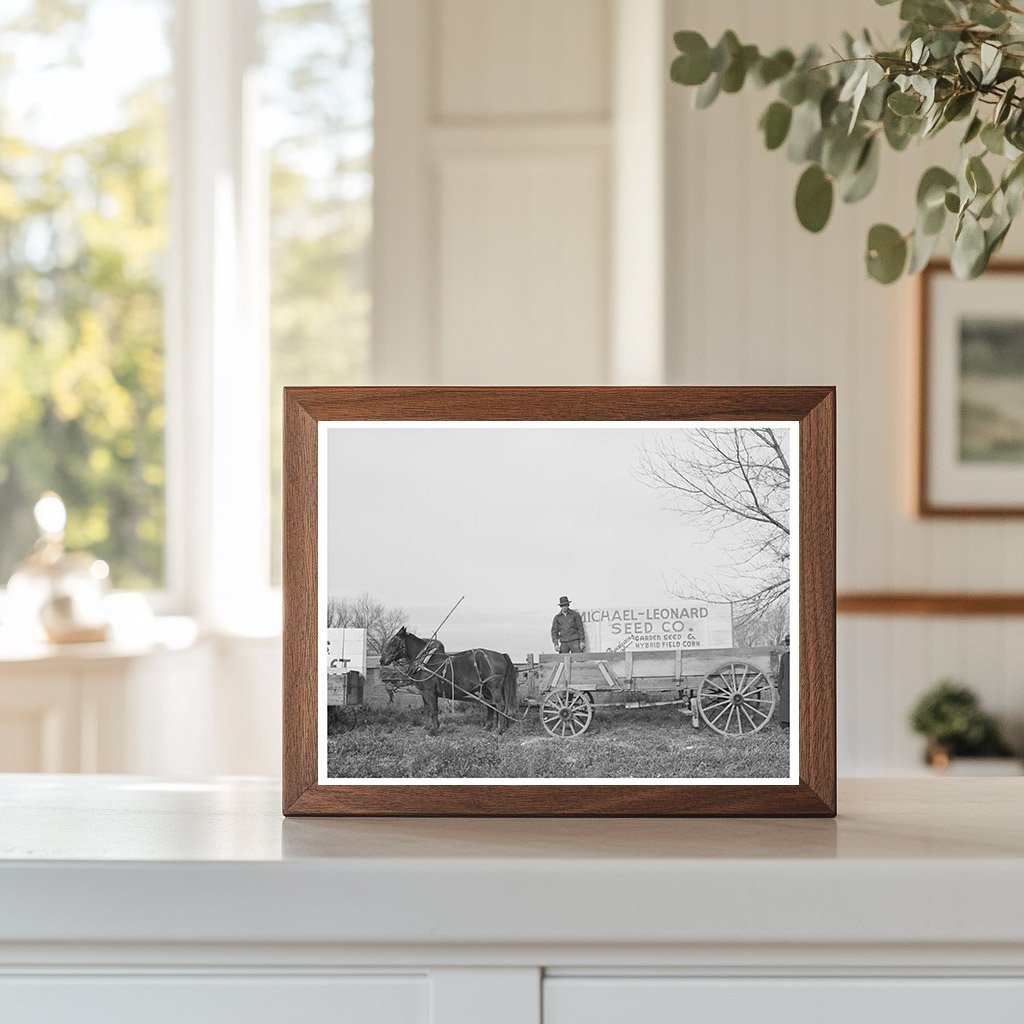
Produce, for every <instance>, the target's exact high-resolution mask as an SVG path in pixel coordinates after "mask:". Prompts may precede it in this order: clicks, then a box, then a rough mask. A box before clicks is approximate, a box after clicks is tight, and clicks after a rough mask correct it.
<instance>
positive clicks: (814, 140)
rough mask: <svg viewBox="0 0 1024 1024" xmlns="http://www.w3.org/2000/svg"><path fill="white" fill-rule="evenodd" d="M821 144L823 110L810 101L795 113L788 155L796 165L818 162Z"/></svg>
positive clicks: (790, 130) (790, 131) (787, 149)
mask: <svg viewBox="0 0 1024 1024" xmlns="http://www.w3.org/2000/svg"><path fill="white" fill-rule="evenodd" d="M821 142H822V138H821V110H820V108H819V106H818V104H817V103H815V102H813V101H812V100H808V101H806V102H805V103H801V104H800V106H799V107H797V108H796V110H794V111H793V120H792V123H791V125H790V129H789V145H788V146H787V147H786V155H787V156H788V157H789V159H790V160H792V161H793V163H795V164H798V163H803V161H805V160H817V159H818V157H819V156H820V155H821Z"/></svg>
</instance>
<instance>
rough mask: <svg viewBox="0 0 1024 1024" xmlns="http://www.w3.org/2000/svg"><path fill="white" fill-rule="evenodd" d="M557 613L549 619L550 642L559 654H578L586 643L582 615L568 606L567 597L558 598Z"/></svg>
mask: <svg viewBox="0 0 1024 1024" xmlns="http://www.w3.org/2000/svg"><path fill="white" fill-rule="evenodd" d="M558 607H559V612H558V614H557V615H556V616H555V617H554V619H552V621H551V642H552V643H553V644H554V645H555V650H556V651H558V653H559V654H578V653H579V652H580V651H582V650H583V648H584V647H585V646H586V643H587V634H586V632H585V631H584V629H583V616H582V615H580V613H579V612H578V611H576V609H575V608H570V607H569V598H567V597H564V596H563V597H560V598H559V599H558Z"/></svg>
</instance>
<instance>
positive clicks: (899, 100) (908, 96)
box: [887, 92, 921, 117]
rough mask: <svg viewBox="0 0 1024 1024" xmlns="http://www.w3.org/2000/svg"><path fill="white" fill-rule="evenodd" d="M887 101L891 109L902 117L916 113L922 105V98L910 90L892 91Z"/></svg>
mask: <svg viewBox="0 0 1024 1024" xmlns="http://www.w3.org/2000/svg"><path fill="white" fill-rule="evenodd" d="M887 102H888V105H889V109H890V110H891V111H892V112H893V113H894V114H899V116H900V117H904V116H905V115H907V114H916V113H917V112H918V110H919V109H920V107H921V100H920V99H919V98H918V97H917V96H914V95H913V94H912V93H909V92H894V93H890V94H889V99H888V101H887Z"/></svg>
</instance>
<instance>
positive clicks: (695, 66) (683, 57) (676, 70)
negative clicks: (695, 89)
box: [670, 32, 711, 85]
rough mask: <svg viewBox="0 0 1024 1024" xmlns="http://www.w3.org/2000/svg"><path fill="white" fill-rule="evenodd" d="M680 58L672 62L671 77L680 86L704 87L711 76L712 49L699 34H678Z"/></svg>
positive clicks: (677, 42) (677, 43) (677, 44)
mask: <svg viewBox="0 0 1024 1024" xmlns="http://www.w3.org/2000/svg"><path fill="white" fill-rule="evenodd" d="M675 41H676V48H677V49H678V50H679V56H678V57H676V59H675V60H674V61H672V69H671V71H670V75H671V78H672V81H673V82H678V83H679V84H680V85H703V84H704V82H706V81H707V80H708V76H709V75H710V74H711V49H710V47H709V46H708V44H707V40H706V39H705V38H704V37H703V36H702V35H701V34H700V33H699V32H677V33H676V34H675Z"/></svg>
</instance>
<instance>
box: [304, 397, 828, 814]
mask: <svg viewBox="0 0 1024 1024" xmlns="http://www.w3.org/2000/svg"><path fill="white" fill-rule="evenodd" d="M304 392H309V394H304ZM374 392H378V393H377V394H376V395H375V394H374ZM745 393H746V394H747V395H748V400H749V396H750V395H751V389H747V390H746V392H745ZM758 394H760V396H761V401H760V402H757V401H752V402H750V403H749V407H748V408H743V407H742V406H739V405H737V403H736V402H735V399H736V398H737V397H738V395H739V389H537V390H533V391H531V390H529V389H430V390H427V389H290V390H289V393H288V399H289V400H290V404H291V407H292V409H293V412H294V413H296V414H297V413H298V412H299V411H302V412H303V413H305V410H301V409H300V407H301V406H302V400H303V399H304V398H306V399H308V400H309V402H310V403H312V405H314V406H315V412H316V419H315V420H313V421H312V423H311V424H306V430H307V437H308V441H309V442H311V445H310V446H311V447H313V448H315V453H311V452H308V451H307V450H306V449H305V448H302V449H301V451H297V450H296V448H295V445H296V441H297V439H296V436H295V435H291V436H289V434H288V430H287V424H288V420H287V417H286V450H287V451H289V452H290V453H291V455H293V456H294V455H301V456H302V458H301V459H297V458H292V459H291V461H292V463H298V462H300V461H304V462H305V463H306V464H307V465H308V468H309V470H310V471H311V472H312V480H310V479H303V481H302V482H303V483H304V484H305V485H306V487H307V489H308V485H309V484H310V483H313V484H314V485H315V489H313V490H312V491H309V490H307V500H305V501H298V502H296V501H295V500H293V501H292V502H291V504H290V505H289V501H288V494H287V492H286V519H285V522H286V535H285V536H286V571H285V586H286V595H285V596H286V702H285V717H286V723H285V725H286V730H285V732H286V766H285V774H286V810H291V811H292V812H293V813H304V812H305V813H332V812H335V813H377V814H388V813H485V814H503V813H509V814H515V813H551V814H573V813H635V814H642V813H661V814H665V813H670V814H671V813H677V814H678V813H759V812H760V813H783V812H784V811H783V809H784V808H790V809H792V812H793V813H800V812H801V811H802V812H803V813H829V812H830V807H831V803H830V801H829V799H828V794H827V792H826V793H824V794H823V793H821V791H820V789H816V790H811V789H810V788H809V786H808V780H807V778H806V775H807V770H808V769H807V760H808V758H809V757H810V756H811V752H812V751H818V755H816V756H820V754H821V752H822V751H824V754H825V760H826V761H830V763H832V764H834V749H833V750H832V752H831V754H829V753H828V748H829V745H830V744H833V743H834V739H833V735H834V723H833V724H832V726H831V727H827V728H826V729H825V731H824V732H823V733H822V732H820V729H821V723H820V711H814V710H810V709H812V708H814V707H816V703H815V702H816V701H817V702H818V703H820V702H821V700H822V699H823V697H824V700H825V705H826V707H831V704H830V699H831V698H830V696H829V695H830V694H831V692H832V691H831V687H832V686H833V680H834V671H833V670H832V668H831V667H829V668H828V669H827V673H826V675H825V676H822V675H821V674H820V669H819V670H818V671H817V672H815V671H814V670H813V665H814V664H815V663H816V660H817V658H818V657H819V656H820V655H822V654H823V655H824V657H825V663H826V665H827V666H830V665H831V655H830V653H829V651H830V649H831V645H832V643H833V640H832V639H831V632H832V626H831V625H830V624H831V623H832V621H833V619H832V617H833V615H834V589H833V592H832V593H826V594H825V595H821V594H817V595H815V594H813V593H812V594H810V595H808V594H807V593H805V588H806V585H807V581H808V579H809V578H811V576H813V573H811V572H810V571H809V570H811V569H813V568H814V567H815V566H816V565H817V563H818V562H820V561H821V559H822V550H824V552H825V553H824V559H825V565H824V567H823V568H824V570H825V572H826V577H827V578H828V579H832V578H833V577H832V573H833V568H832V566H833V562H834V555H833V554H832V553H831V550H830V549H829V545H828V543H826V545H825V548H824V549H822V548H821V546H820V545H821V536H822V535H821V531H822V529H825V536H826V537H831V535H832V534H831V529H832V527H831V525H830V523H831V520H832V518H833V516H834V513H833V511H832V509H831V506H830V504H829V501H830V498H829V495H830V493H831V490H830V487H831V484H830V486H829V488H828V489H826V492H825V493H824V494H821V493H819V492H815V493H816V497H815V500H814V501H809V500H808V492H807V490H806V486H805V487H803V488H802V487H801V482H802V481H805V480H806V478H807V475H808V474H809V473H810V474H814V473H818V474H820V473H822V472H824V473H825V476H826V477H827V479H828V480H829V481H831V478H832V468H831V467H832V452H831V447H830V445H831V441H830V437H831V435H830V434H829V432H828V429H826V430H825V434H824V435H822V433H821V429H820V427H818V425H817V424H814V425H815V426H816V427H818V429H816V430H815V431H814V435H813V437H812V434H811V429H810V427H809V426H808V424H807V423H806V422H805V421H806V420H807V419H808V417H811V418H812V419H813V416H814V413H815V410H816V411H817V414H818V416H819V417H820V416H821V414H822V413H823V412H825V411H827V412H828V414H829V415H831V401H832V396H831V392H830V391H828V390H827V389H769V390H767V391H761V392H757V391H754V392H753V395H754V396H757V395H758ZM488 397H490V398H491V399H492V401H491V402H490V403H488V402H487V398H488ZM375 398H376V399H377V401H376V402H374V399H375ZM385 398H387V399H388V400H387V401H384V399H385ZM730 398H731V399H734V400H733V401H729V399H730ZM801 398H802V399H803V401H802V403H800V402H798V401H797V402H795V401H794V400H795V399H801ZM403 399H404V401H403ZM771 399H775V401H774V402H773V401H771ZM307 408H308V406H307ZM562 409H565V411H566V413H570V414H567V415H562V414H561V410H562ZM762 409H763V410H764V411H762ZM370 410H373V416H372V418H371V416H370V415H368V413H369V412H370ZM396 410H398V414H397V415H396V413H395V411H396ZM378 417H379V418H378ZM829 429H830V428H829ZM822 436H825V437H827V438H829V441H828V444H827V445H826V446H825V447H822V446H821V437H822ZM815 438H816V440H815ZM812 441H813V443H810V442H812ZM289 446H291V447H289ZM314 454H315V459H314V458H312V457H311V456H312V455H314ZM808 459H810V460H811V464H810V466H809V467H808V465H807V462H808ZM288 460H289V457H288V456H287V455H286V480H289V481H294V480H296V477H295V476H294V474H292V473H289V472H288V471H287V470H288V466H287V462H288ZM801 495H803V497H801ZM295 497H298V495H293V499H294V498H295ZM309 497H312V498H313V499H314V500H313V501H312V502H310V501H308V498H309ZM310 506H312V507H310ZM311 512H313V513H315V514H314V515H313V518H312V519H311V520H309V519H308V518H307V521H306V524H305V525H306V526H307V527H308V533H307V532H303V537H304V543H303V545H302V546H301V547H300V546H298V545H295V544H294V541H295V539H296V538H295V536H294V535H293V534H292V533H291V532H290V531H289V530H288V529H287V527H288V526H289V524H291V523H294V521H295V516H296V515H300V516H303V515H304V516H306V517H309V515H310V513H311ZM808 537H813V538H814V540H813V542H812V543H811V545H810V551H808V550H806V549H805V540H806V538H808ZM295 559H298V562H299V563H300V564H302V565H303V566H304V568H308V569H312V570H313V571H312V572H308V573H307V572H306V571H303V573H302V583H301V586H302V588H303V592H302V594H301V595H297V594H296V591H295V589H294V586H293V582H292V581H293V579H294V578H295V577H294V574H293V573H292V572H289V560H291V565H292V566H294V565H295V564H296V562H295ZM818 569H819V570H821V569H822V567H821V566H818ZM314 581H315V582H314ZM818 585H820V584H818ZM833 588H834V585H833ZM297 596H298V597H299V598H300V599H299V600H298V601H297V600H296V598H297ZM822 597H824V603H822ZM809 601H810V602H814V603H811V604H809V603H808V602H809ZM296 612H298V615H299V620H300V621H296V617H295V615H296ZM816 616H817V617H816ZM300 625H301V630H300V629H299V628H298V627H299V626H300ZM808 629H810V630H811V631H812V632H815V633H816V635H817V636H818V639H817V640H816V641H814V643H811V642H810V638H809V637H806V636H805V635H804V634H805V632H806V631H807V630H808ZM821 630H824V641H823V642H824V647H825V649H824V650H822V649H820V648H819V649H818V650H815V644H821V643H822V636H821V632H820V631H821ZM300 636H301V640H299V637H300ZM298 643H301V644H302V645H303V646H302V648H301V650H299V649H297V646H296V645H297V644H298ZM809 652H811V653H809ZM806 658H810V661H811V663H812V670H811V671H808V666H807V665H805V663H804V662H805V659H806ZM818 664H820V662H818ZM296 672H301V673H303V675H302V677H301V678H296ZM306 673H308V675H306ZM290 684H300V686H301V693H302V695H303V697H302V700H303V702H304V703H302V705H301V707H300V706H297V705H296V703H295V701H294V700H289V699H288V697H289V692H291V691H290V690H289V685H290ZM310 694H311V695H312V697H313V701H312V703H311V706H310V703H309V695H310ZM827 714H831V713H830V712H827ZM299 718H301V719H302V720H304V721H305V724H306V728H309V729H310V730H311V734H313V735H315V743H310V734H309V733H307V732H306V731H305V730H304V731H303V733H302V753H301V754H300V755H298V756H300V757H301V758H302V759H303V765H302V771H303V775H304V777H305V778H307V779H308V782H309V785H308V786H307V787H306V789H312V790H313V793H314V794H315V796H316V804H315V806H314V807H311V809H310V811H308V812H306V811H305V809H304V808H301V809H298V810H296V809H295V808H294V807H291V808H290V807H289V806H288V803H287V800H288V794H287V787H288V783H289V776H290V775H293V774H294V769H295V765H294V764H289V745H288V736H289V725H290V724H293V723H294V722H295V721H296V720H298V719H299ZM311 753H312V754H313V758H312V760H313V763H312V764H308V763H307V762H308V761H309V760H310V757H309V755H310V754H311ZM833 774H834V769H833ZM303 793H304V794H305V790H304V791H303ZM809 796H813V799H812V800H809V799H808V797H809ZM759 797H760V798H761V799H759ZM308 799H309V798H308V797H307V801H308ZM786 812H787V813H788V812H789V811H786Z"/></svg>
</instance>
